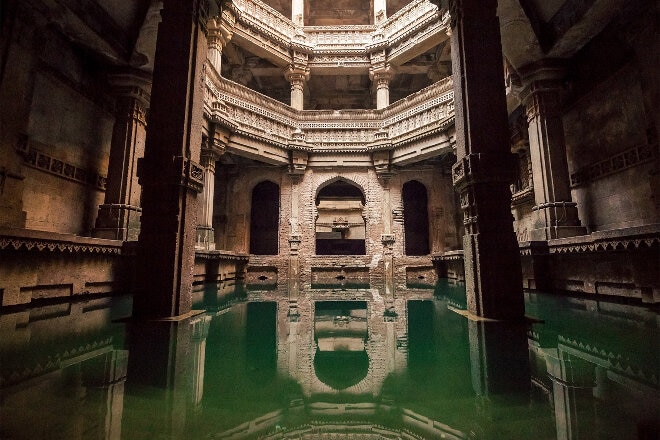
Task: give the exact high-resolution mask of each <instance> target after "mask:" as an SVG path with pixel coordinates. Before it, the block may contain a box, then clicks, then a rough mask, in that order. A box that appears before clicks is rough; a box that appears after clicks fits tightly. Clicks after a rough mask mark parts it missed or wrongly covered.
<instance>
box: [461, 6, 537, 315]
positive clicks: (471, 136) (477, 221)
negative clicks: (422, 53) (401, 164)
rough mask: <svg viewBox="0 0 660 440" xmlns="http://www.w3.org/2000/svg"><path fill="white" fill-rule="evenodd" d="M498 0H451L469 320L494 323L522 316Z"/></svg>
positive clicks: (511, 163)
mask: <svg viewBox="0 0 660 440" xmlns="http://www.w3.org/2000/svg"><path fill="white" fill-rule="evenodd" d="M496 9H497V0H453V1H451V2H450V13H451V15H452V20H451V21H452V23H451V26H452V35H451V43H452V48H451V49H452V50H451V52H452V65H453V72H454V75H455V79H454V95H455V98H454V99H455V105H456V109H455V112H456V156H457V163H456V164H455V165H454V167H453V170H452V174H453V176H452V177H453V182H454V186H455V188H456V190H457V191H458V192H459V196H460V203H461V209H462V211H463V223H464V224H465V236H464V237H463V252H464V262H465V285H466V286H465V287H466V292H467V302H468V310H469V311H470V313H472V314H475V315H478V316H483V317H487V318H494V319H520V318H522V317H523V316H524V312H525V309H524V298H523V294H522V274H521V266H520V254H519V250H518V242H517V240H516V236H515V234H514V231H513V218H512V216H511V191H510V189H509V184H510V182H511V181H512V180H513V176H514V166H515V161H514V158H513V155H512V154H511V152H510V149H509V133H508V131H509V130H508V122H507V113H506V101H505V94H504V93H505V91H504V80H503V78H502V47H501V45H500V30H499V23H498V19H497V15H496Z"/></svg>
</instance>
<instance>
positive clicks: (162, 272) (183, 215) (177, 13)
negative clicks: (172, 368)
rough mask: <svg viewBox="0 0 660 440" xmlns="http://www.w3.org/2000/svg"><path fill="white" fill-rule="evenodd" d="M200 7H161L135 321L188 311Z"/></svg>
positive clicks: (196, 177)
mask: <svg viewBox="0 0 660 440" xmlns="http://www.w3.org/2000/svg"><path fill="white" fill-rule="evenodd" d="M206 6H207V4H206V0H194V1H186V2H182V1H179V0H165V2H164V7H163V11H162V16H163V21H162V22H161V24H160V27H159V30H158V40H157V46H156V59H155V64H154V73H153V87H152V97H151V109H150V117H149V131H148V133H147V140H146V148H145V154H144V160H143V161H142V163H141V166H140V173H139V176H140V183H141V185H142V228H141V231H140V239H139V246H138V251H137V259H136V263H137V264H136V271H137V274H136V275H137V276H136V286H135V295H134V300H133V315H134V316H136V317H154V318H163V317H174V316H181V315H186V314H188V313H189V312H190V310H191V306H192V279H193V265H194V258H195V251H194V246H195V226H196V222H197V219H196V217H197V193H199V192H201V190H202V188H203V186H204V180H203V179H204V170H203V168H202V167H201V166H200V165H199V164H198V163H197V162H198V161H199V159H200V149H201V143H202V124H203V121H204V118H203V105H202V104H203V99H204V88H203V86H204V81H203V79H204V75H205V72H204V71H203V70H204V69H203V67H204V65H205V64H204V63H205V61H206V50H207V47H208V46H207V41H206V23H207V17H206V15H207V13H208V10H207V7H206Z"/></svg>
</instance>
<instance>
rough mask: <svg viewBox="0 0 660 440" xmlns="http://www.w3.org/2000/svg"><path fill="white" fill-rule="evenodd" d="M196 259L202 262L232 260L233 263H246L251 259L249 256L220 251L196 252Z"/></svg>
mask: <svg viewBox="0 0 660 440" xmlns="http://www.w3.org/2000/svg"><path fill="white" fill-rule="evenodd" d="M195 258H196V259H197V258H199V259H201V260H231V261H245V262H247V261H248V260H249V259H250V256H249V255H248V254H238V253H236V252H231V251H220V250H212V251H211V250H196V251H195Z"/></svg>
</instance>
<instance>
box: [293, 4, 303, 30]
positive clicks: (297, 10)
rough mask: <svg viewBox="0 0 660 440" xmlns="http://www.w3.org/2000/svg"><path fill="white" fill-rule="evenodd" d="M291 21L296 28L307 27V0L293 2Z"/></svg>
mask: <svg viewBox="0 0 660 440" xmlns="http://www.w3.org/2000/svg"><path fill="white" fill-rule="evenodd" d="M291 21H293V24H294V25H296V26H305V0H291Z"/></svg>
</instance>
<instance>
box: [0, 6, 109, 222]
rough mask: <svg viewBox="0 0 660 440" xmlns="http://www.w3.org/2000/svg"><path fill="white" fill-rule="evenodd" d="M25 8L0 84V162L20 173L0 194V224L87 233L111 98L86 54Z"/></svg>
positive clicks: (98, 198) (100, 182) (98, 199)
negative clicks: (44, 24)
mask: <svg viewBox="0 0 660 440" xmlns="http://www.w3.org/2000/svg"><path fill="white" fill-rule="evenodd" d="M27 14H28V15H21V14H19V16H18V18H17V19H16V23H15V25H16V26H19V27H21V28H22V30H23V32H21V33H20V34H17V33H14V35H21V38H20V39H18V38H16V39H14V41H13V42H12V44H11V45H10V46H9V55H8V57H9V59H8V62H7V66H8V67H7V71H6V72H5V77H4V78H3V81H2V85H1V86H0V87H1V88H0V99H1V100H2V102H3V103H7V104H8V103H12V105H3V106H2V108H1V110H0V113H1V115H0V118H1V119H2V128H3V129H2V132H3V133H2V136H1V137H2V141H1V142H2V148H0V150H2V153H1V154H2V155H1V156H0V167H2V168H3V169H5V168H6V169H9V170H12V171H13V172H14V173H15V174H17V175H18V176H20V178H19V182H15V181H13V179H10V180H11V182H10V183H9V185H8V186H9V187H10V189H9V190H8V191H7V192H4V191H3V194H2V195H0V200H1V201H0V206H2V208H3V209H2V211H5V209H4V208H6V207H7V208H9V209H8V211H9V212H8V214H9V216H8V217H5V214H0V217H4V218H2V221H0V224H4V225H5V226H8V227H26V228H28V229H36V230H42V231H52V232H58V233H68V234H79V235H89V234H90V232H91V229H92V227H93V225H94V220H95V217H96V212H97V210H98V205H99V204H101V203H102V202H103V195H104V189H105V177H106V175H107V168H108V157H109V149H110V141H111V136H112V126H113V123H114V116H113V107H114V102H113V98H112V97H111V96H110V95H109V94H108V85H107V82H106V78H105V76H106V75H105V71H104V69H103V68H102V67H101V66H100V65H98V64H97V62H96V61H95V60H94V58H92V57H89V56H88V55H86V54H85V53H84V52H83V51H82V50H80V49H79V48H77V47H75V46H73V45H72V44H71V43H70V42H68V41H67V40H65V39H64V37H62V36H61V35H60V34H58V33H56V32H53V31H52V30H50V29H49V28H47V27H40V26H39V25H38V24H39V23H40V20H41V17H39V16H38V13H37V12H35V11H30V12H29V13H27ZM9 198H11V199H13V200H10V199H9ZM18 209H20V210H21V211H23V213H24V214H23V215H18V216H17V215H16V210H18ZM12 211H13V212H12ZM5 212H7V211H5Z"/></svg>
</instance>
